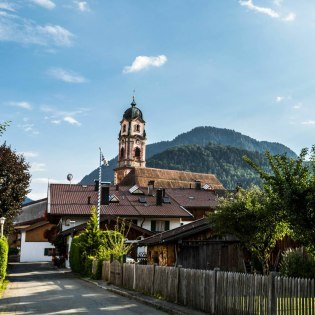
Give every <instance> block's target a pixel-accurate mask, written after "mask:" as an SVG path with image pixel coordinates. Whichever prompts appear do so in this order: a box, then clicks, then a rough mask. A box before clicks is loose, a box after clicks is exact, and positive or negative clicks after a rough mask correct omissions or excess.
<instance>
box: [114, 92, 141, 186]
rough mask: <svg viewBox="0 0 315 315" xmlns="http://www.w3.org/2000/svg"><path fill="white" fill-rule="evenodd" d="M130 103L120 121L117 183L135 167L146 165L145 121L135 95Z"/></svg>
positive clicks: (116, 171)
mask: <svg viewBox="0 0 315 315" xmlns="http://www.w3.org/2000/svg"><path fill="white" fill-rule="evenodd" d="M130 105H131V107H129V108H128V109H127V110H126V111H125V112H124V115H123V119H122V120H121V122H120V132H119V137H118V140H119V146H118V167H117V168H116V169H115V184H119V183H120V182H121V180H122V179H123V178H124V177H125V176H126V175H127V174H128V173H129V172H130V170H131V169H132V168H133V167H145V148H146V133H145V121H144V120H143V115H142V112H141V110H140V109H139V108H138V107H137V104H136V102H135V98H134V97H133V99H132V102H131V104H130Z"/></svg>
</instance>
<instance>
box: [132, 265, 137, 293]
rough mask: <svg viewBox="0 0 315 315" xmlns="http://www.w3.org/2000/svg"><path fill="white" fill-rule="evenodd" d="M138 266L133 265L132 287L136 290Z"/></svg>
mask: <svg viewBox="0 0 315 315" xmlns="http://www.w3.org/2000/svg"><path fill="white" fill-rule="evenodd" d="M136 266H137V264H133V285H132V288H133V289H134V290H136V281H137V277H136V268H137V267H136Z"/></svg>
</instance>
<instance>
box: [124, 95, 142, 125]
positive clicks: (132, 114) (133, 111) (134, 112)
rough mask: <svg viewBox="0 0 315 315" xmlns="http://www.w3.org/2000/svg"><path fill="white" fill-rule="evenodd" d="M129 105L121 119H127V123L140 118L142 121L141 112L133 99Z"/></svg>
mask: <svg viewBox="0 0 315 315" xmlns="http://www.w3.org/2000/svg"><path fill="white" fill-rule="evenodd" d="M130 105H131V107H129V108H128V109H127V110H126V111H125V113H124V115H123V118H124V119H127V120H129V121H131V120H134V119H136V118H140V119H141V120H143V117H142V111H141V110H140V109H139V108H138V107H137V104H136V101H135V98H134V97H133V98H132V102H131V104H130Z"/></svg>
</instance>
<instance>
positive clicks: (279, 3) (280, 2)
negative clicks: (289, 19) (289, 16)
mask: <svg viewBox="0 0 315 315" xmlns="http://www.w3.org/2000/svg"><path fill="white" fill-rule="evenodd" d="M273 3H274V4H275V5H276V6H278V7H280V6H281V5H282V3H283V0H274V1H273Z"/></svg>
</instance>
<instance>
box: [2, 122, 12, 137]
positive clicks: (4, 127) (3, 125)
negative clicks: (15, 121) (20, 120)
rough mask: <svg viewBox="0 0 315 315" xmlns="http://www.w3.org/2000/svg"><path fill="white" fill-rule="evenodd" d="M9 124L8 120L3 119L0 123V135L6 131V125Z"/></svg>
mask: <svg viewBox="0 0 315 315" xmlns="http://www.w3.org/2000/svg"><path fill="white" fill-rule="evenodd" d="M9 125H10V121H5V122H4V123H1V124H0V136H1V135H2V134H3V133H4V132H5V131H6V129H7V127H8V126H9Z"/></svg>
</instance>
